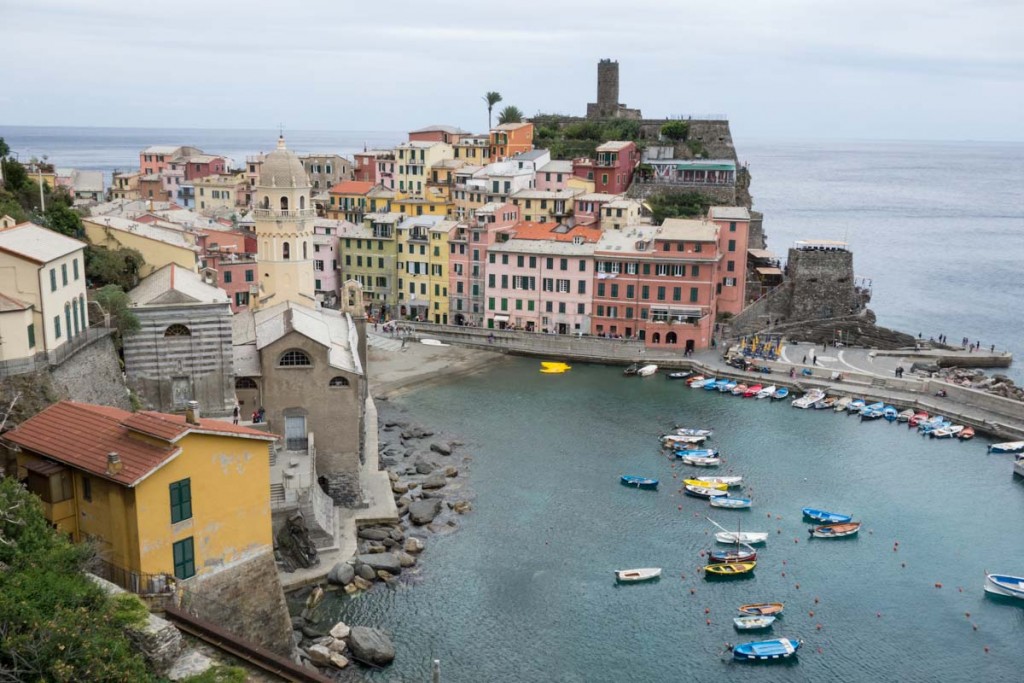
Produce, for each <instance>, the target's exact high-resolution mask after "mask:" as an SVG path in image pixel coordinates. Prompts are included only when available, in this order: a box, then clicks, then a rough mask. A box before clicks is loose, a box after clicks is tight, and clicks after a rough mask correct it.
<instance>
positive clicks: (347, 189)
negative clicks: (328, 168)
mask: <svg viewBox="0 0 1024 683" xmlns="http://www.w3.org/2000/svg"><path fill="white" fill-rule="evenodd" d="M374 187H375V185H374V184H373V183H369V182H365V181H361V180H343V181H341V182H340V183H336V184H335V185H334V186H333V187H331V189H330V191H329V192H328V193H327V195H328V197H329V199H328V202H327V217H328V218H333V219H334V220H336V221H341V220H344V221H348V222H349V223H362V222H363V216H365V215H366V214H367V213H371V210H370V205H369V200H368V198H367V196H366V194H367V193H368V192H369V191H370V190H372V189H373V188H374Z"/></svg>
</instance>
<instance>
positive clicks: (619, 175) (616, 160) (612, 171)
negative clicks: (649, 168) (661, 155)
mask: <svg viewBox="0 0 1024 683" xmlns="http://www.w3.org/2000/svg"><path fill="white" fill-rule="evenodd" d="M639 163H640V153H639V152H638V151H637V149H636V143H634V142H621V141H613V142H606V143H604V144H602V145H599V146H598V147H597V150H596V153H595V154H594V158H593V159H574V160H573V162H572V172H573V175H576V176H578V177H580V178H585V179H586V180H593V181H594V190H595V191H596V192H607V193H608V194H623V193H624V192H625V191H626V190H628V189H629V186H630V184H631V183H632V182H633V173H634V172H635V171H636V167H637V165H639Z"/></svg>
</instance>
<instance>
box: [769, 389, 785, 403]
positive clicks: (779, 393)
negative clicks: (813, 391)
mask: <svg viewBox="0 0 1024 683" xmlns="http://www.w3.org/2000/svg"><path fill="white" fill-rule="evenodd" d="M787 396H789V389H787V388H786V387H779V388H778V389H776V390H775V393H774V394H772V400H773V401H781V400H782V399H784V398H786V397H787Z"/></svg>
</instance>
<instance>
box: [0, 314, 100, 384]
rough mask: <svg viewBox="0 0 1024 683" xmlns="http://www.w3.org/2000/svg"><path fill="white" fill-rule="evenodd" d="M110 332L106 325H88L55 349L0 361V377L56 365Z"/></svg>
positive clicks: (22, 373)
mask: <svg viewBox="0 0 1024 683" xmlns="http://www.w3.org/2000/svg"><path fill="white" fill-rule="evenodd" d="M112 332H113V330H112V329H111V328H108V327H99V326H97V327H89V328H86V329H85V330H83V331H81V332H80V333H79V334H78V336H76V337H74V338H73V339H72V340H71V341H68V342H65V343H64V344H62V345H61V346H59V347H57V348H56V349H51V350H50V351H40V352H39V353H36V354H34V355H32V356H26V357H24V358H13V359H11V360H5V361H0V377H13V376H15V375H25V374H28V373H30V372H34V371H35V370H37V369H39V368H44V367H46V366H51V367H56V366H58V365H60V364H62V363H63V362H64V361H66V360H67V359H68V358H70V357H71V356H73V355H75V354H76V353H77V352H78V351H81V350H82V349H84V348H85V347H86V346H89V345H90V344H92V343H94V342H97V341H99V340H100V339H103V338H105V337H109V336H110V335H111V333H112Z"/></svg>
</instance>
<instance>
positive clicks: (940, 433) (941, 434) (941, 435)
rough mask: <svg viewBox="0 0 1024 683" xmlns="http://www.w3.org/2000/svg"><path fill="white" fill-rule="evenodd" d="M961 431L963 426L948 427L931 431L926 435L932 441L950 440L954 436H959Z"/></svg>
mask: <svg viewBox="0 0 1024 683" xmlns="http://www.w3.org/2000/svg"><path fill="white" fill-rule="evenodd" d="M962 431H964V426H963V425H949V426H948V427H939V428H938V429H933V430H932V431H930V432H929V433H928V436H930V437H932V438H933V439H952V438H953V437H955V436H959V435H960V432H962Z"/></svg>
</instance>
